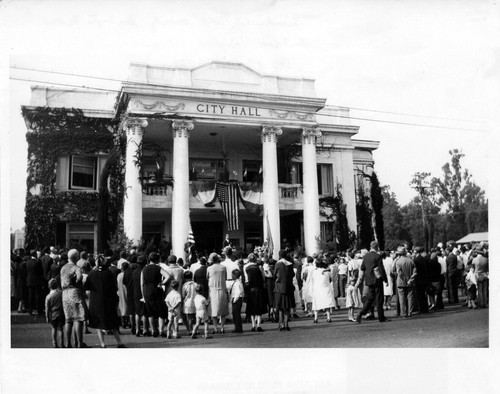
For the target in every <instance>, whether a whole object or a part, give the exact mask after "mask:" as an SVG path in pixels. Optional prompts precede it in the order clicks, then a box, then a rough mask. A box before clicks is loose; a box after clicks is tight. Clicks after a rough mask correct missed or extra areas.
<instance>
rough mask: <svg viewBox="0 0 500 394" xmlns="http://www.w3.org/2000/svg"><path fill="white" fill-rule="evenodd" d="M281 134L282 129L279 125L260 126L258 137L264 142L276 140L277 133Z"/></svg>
mask: <svg viewBox="0 0 500 394" xmlns="http://www.w3.org/2000/svg"><path fill="white" fill-rule="evenodd" d="M281 134H283V130H282V129H281V127H279V126H262V132H261V133H260V139H261V141H262V142H263V143H264V142H266V141H267V142H276V141H277V140H278V135H281Z"/></svg>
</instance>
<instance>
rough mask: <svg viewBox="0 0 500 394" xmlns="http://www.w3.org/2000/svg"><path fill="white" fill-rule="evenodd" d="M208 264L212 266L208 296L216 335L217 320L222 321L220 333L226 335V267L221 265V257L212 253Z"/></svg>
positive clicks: (208, 273) (209, 271) (208, 269)
mask: <svg viewBox="0 0 500 394" xmlns="http://www.w3.org/2000/svg"><path fill="white" fill-rule="evenodd" d="M208 263H209V264H212V265H210V267H208V268H207V279H208V294H209V298H210V305H211V309H212V312H211V315H212V320H213V323H214V331H213V333H214V334H215V333H216V332H217V318H219V321H220V325H221V328H220V333H221V334H224V332H225V331H224V324H225V323H226V316H227V315H228V313H229V305H228V296H227V290H226V280H227V271H226V267H224V266H223V265H221V264H220V256H219V255H218V254H217V253H212V254H210V256H209V257H208Z"/></svg>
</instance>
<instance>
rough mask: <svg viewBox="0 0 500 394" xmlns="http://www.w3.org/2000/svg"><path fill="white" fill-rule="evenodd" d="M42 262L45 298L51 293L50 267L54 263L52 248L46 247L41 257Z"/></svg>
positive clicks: (43, 294)
mask: <svg viewBox="0 0 500 394" xmlns="http://www.w3.org/2000/svg"><path fill="white" fill-rule="evenodd" d="M40 260H41V262H42V269H43V281H42V297H43V299H45V297H46V296H47V294H49V286H48V283H49V280H50V275H51V274H50V273H51V271H50V267H51V266H52V264H54V260H53V259H52V257H50V249H49V248H48V247H46V248H44V250H43V256H42V258H41V259H40Z"/></svg>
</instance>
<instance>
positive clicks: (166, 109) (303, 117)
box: [129, 99, 314, 122]
mask: <svg viewBox="0 0 500 394" xmlns="http://www.w3.org/2000/svg"><path fill="white" fill-rule="evenodd" d="M129 109H130V110H131V112H134V113H156V114H157V113H160V112H161V113H172V114H183V115H198V116H199V115H204V116H211V117H212V116H213V117H238V118H253V119H256V118H274V119H286V120H289V121H302V122H303V121H314V114H313V113H307V112H300V111H290V110H281V109H272V108H263V107H254V106H242V105H234V104H220V103H210V102H200V101H182V102H165V101H159V100H157V101H150V100H147V99H134V100H132V101H131V103H130V107H129Z"/></svg>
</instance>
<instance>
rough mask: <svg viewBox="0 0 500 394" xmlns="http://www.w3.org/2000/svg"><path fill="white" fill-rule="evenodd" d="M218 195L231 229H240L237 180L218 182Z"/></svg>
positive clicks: (228, 226) (228, 227)
mask: <svg viewBox="0 0 500 394" xmlns="http://www.w3.org/2000/svg"><path fill="white" fill-rule="evenodd" d="M217 197H218V198H219V202H220V205H221V207H222V212H223V213H224V216H225V218H226V222H227V229H228V230H229V231H232V230H238V222H239V220H238V185H237V183H236V182H230V183H224V182H217Z"/></svg>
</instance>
